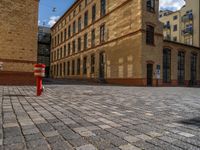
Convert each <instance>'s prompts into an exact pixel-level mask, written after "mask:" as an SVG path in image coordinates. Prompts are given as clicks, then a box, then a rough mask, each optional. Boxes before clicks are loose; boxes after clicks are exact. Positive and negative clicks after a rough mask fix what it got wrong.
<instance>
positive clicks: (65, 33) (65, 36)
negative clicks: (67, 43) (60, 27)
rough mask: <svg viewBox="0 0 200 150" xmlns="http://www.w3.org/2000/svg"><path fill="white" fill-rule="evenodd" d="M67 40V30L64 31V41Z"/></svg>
mask: <svg viewBox="0 0 200 150" xmlns="http://www.w3.org/2000/svg"><path fill="white" fill-rule="evenodd" d="M66 39H67V29H65V30H64V40H66Z"/></svg>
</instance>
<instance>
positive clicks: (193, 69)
mask: <svg viewBox="0 0 200 150" xmlns="http://www.w3.org/2000/svg"><path fill="white" fill-rule="evenodd" d="M190 61H191V67H190V69H191V75H190V80H191V82H192V83H191V84H195V81H196V80H197V54H194V53H192V54H191V60H190Z"/></svg>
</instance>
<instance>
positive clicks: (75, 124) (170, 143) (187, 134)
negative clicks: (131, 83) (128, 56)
mask: <svg viewBox="0 0 200 150" xmlns="http://www.w3.org/2000/svg"><path fill="white" fill-rule="evenodd" d="M0 105H1V118H0V124H1V128H0V145H1V147H0V149H5V150H11V149H13V150H22V149H31V150H47V149H51V150H64V149H65V150H73V149H77V150H96V149H98V150H119V149H121V150H140V149H145V150H161V149H164V150H182V149H183V150H184V149H185V150H197V149H200V112H199V108H200V92H199V89H198V88H181V87H177V88H144V87H123V86H102V85H47V86H46V88H45V92H44V94H43V96H41V97H36V96H35V87H31V86H22V87H14V86H13V87H5V86H4V87H3V86H1V87H0Z"/></svg>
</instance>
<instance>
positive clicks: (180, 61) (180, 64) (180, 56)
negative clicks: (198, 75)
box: [178, 51, 185, 84]
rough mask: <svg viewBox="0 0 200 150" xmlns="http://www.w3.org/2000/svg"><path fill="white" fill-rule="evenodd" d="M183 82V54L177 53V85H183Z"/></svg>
mask: <svg viewBox="0 0 200 150" xmlns="http://www.w3.org/2000/svg"><path fill="white" fill-rule="evenodd" d="M184 82H185V53H184V52H181V51H179V52H178V83H179V84H184Z"/></svg>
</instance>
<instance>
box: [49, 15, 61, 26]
mask: <svg viewBox="0 0 200 150" xmlns="http://www.w3.org/2000/svg"><path fill="white" fill-rule="evenodd" d="M59 18H60V16H51V17H50V19H49V22H48V25H49V26H50V27H52V26H53V25H54V24H55V23H56V21H58V19H59Z"/></svg>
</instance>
